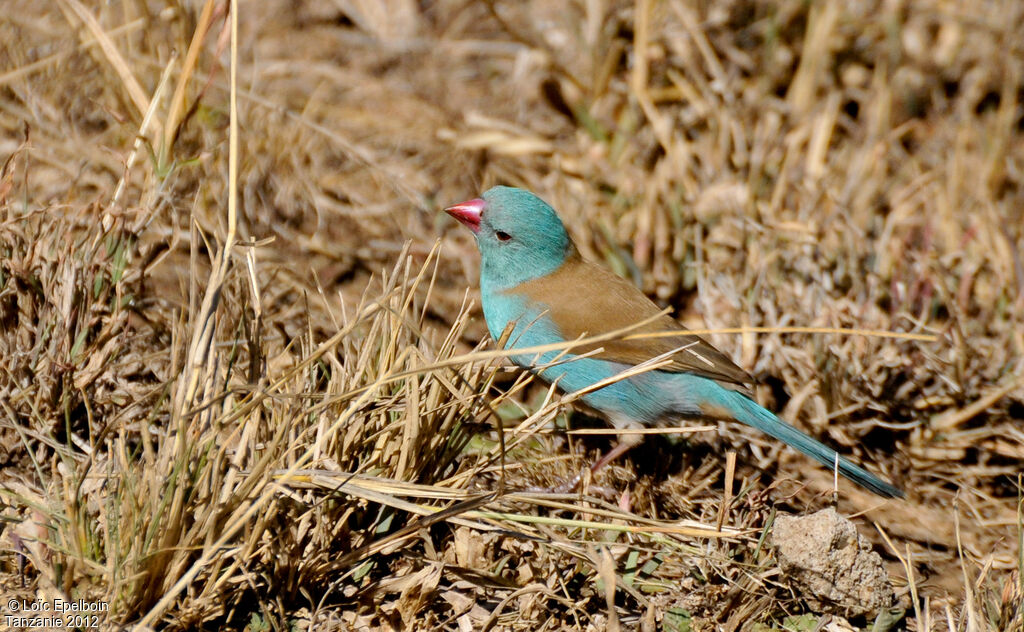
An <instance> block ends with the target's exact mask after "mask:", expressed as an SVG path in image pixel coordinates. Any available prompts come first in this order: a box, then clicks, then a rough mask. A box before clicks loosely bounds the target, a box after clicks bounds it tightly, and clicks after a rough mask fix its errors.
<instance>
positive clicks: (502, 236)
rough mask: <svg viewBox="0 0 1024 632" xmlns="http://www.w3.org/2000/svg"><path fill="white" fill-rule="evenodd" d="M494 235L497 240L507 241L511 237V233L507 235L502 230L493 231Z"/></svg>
mask: <svg viewBox="0 0 1024 632" xmlns="http://www.w3.org/2000/svg"><path fill="white" fill-rule="evenodd" d="M494 236H495V237H497V238H498V241H508V240H509V239H512V235H509V234H508V233H506V232H505V231H503V230H496V231H494Z"/></svg>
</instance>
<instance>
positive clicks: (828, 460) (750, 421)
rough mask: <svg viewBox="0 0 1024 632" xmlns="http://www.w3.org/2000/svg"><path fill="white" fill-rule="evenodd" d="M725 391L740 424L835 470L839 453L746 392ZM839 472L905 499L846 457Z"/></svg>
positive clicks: (877, 490) (884, 493)
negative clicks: (790, 423)
mask: <svg viewBox="0 0 1024 632" xmlns="http://www.w3.org/2000/svg"><path fill="white" fill-rule="evenodd" d="M722 392H723V394H724V395H725V399H726V400H727V402H728V403H727V405H726V408H727V409H728V410H729V411H730V412H732V413H733V414H734V415H735V417H736V420H737V421H741V422H743V423H745V424H747V425H748V426H750V427H752V428H756V429H757V430H760V431H761V432H763V433H765V434H766V435H768V436H770V437H774V438H776V439H778V440H779V441H782V442H783V443H785V444H786V445H789V446H792V447H794V448H796V449H797V450H799V451H801V452H803V453H804V454H806V455H807V456H809V457H811V458H812V459H814V460H816V461H818V462H819V463H821V464H822V465H824V466H826V467H827V468H829V469H833V468H834V467H835V465H836V451H835V450H833V449H832V448H830V447H828V446H826V445H824V444H823V443H821V442H820V441H817V440H816V439H812V438H811V437H809V436H807V435H805V434H804V433H802V432H800V431H799V430H797V429H796V428H794V427H793V426H791V425H789V424H787V423H786V422H784V421H782V420H781V419H779V418H778V417H776V416H775V415H773V414H772V413H771V412H769V411H768V410H765V409H764V408H763V407H761V406H759V405H758V404H757V402H755V401H753V400H752V399H750V398H748V397H746V396H745V395H743V394H742V393H738V392H736V391H732V390H728V389H725V388H722ZM839 473H840V474H842V475H843V476H845V477H846V478H848V479H850V480H851V481H853V482H854V483H857V484H858V485H860V486H862V487H865V488H867V489H870V490H871V491H873V492H874V493H876V494H878V495H879V496H885V497H886V498H903V490H901V489H900V488H898V487H895V486H893V485H890V484H889V483H886V482H885V481H883V480H882V479H880V478H878V477H877V476H875V475H874V474H872V473H871V472H869V471H867V470H865V469H864V468H862V467H859V466H857V465H854V464H853V463H851V462H850V461H848V460H846V459H845V458H843V457H842V456H840V457H839Z"/></svg>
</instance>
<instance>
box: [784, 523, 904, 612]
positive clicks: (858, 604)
mask: <svg viewBox="0 0 1024 632" xmlns="http://www.w3.org/2000/svg"><path fill="white" fill-rule="evenodd" d="M772 543H773V545H774V546H775V552H776V556H777V557H778V560H779V567H780V568H781V569H782V572H783V573H785V574H786V575H787V576H788V577H789V578H790V579H791V580H792V581H793V583H794V584H795V585H796V586H798V587H800V588H801V589H802V590H803V591H804V595H802V596H803V597H804V598H805V599H806V600H807V602H808V603H809V604H810V605H811V607H812V608H814V609H815V610H820V611H821V612H829V613H834V614H841V615H843V616H847V617H853V616H871V615H873V614H874V613H876V612H877V611H878V610H879V609H881V608H887V607H889V606H890V605H892V603H893V599H894V594H893V590H892V585H891V584H890V583H889V575H888V574H887V573H886V572H885V568H884V567H883V566H882V558H881V557H880V556H879V555H878V553H875V552H874V551H872V550H871V546H870V544H868V541H867V540H865V539H864V538H862V537H861V536H860V534H859V533H857V528H856V527H855V526H854V524H853V523H852V522H850V521H849V520H847V519H846V518H844V517H843V516H840V515H839V514H838V513H836V510H835V509H834V508H832V507H829V508H828V509H823V510H821V511H819V512H816V513H813V514H811V515H809V516H779V517H778V518H777V519H776V521H775V527H774V528H773V530H772Z"/></svg>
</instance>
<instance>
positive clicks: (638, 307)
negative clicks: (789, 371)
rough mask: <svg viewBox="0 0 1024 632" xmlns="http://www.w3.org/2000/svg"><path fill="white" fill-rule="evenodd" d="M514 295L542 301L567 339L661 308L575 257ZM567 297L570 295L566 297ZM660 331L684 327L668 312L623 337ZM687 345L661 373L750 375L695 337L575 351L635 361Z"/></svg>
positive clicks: (729, 378) (730, 378)
mask: <svg viewBox="0 0 1024 632" xmlns="http://www.w3.org/2000/svg"><path fill="white" fill-rule="evenodd" d="M511 292H514V293H517V294H519V293H522V294H525V295H526V296H528V297H529V299H530V300H532V301H538V302H541V303H543V304H544V305H545V306H546V307H547V309H548V310H549V313H550V315H551V318H552V319H553V320H554V321H555V323H557V324H558V326H559V328H560V330H561V333H562V335H563V336H564V337H565V338H566V339H567V340H572V339H574V338H578V337H580V336H596V335H600V334H603V333H607V332H610V331H615V330H617V329H623V328H625V327H628V326H630V325H633V324H636V323H638V322H640V321H642V320H645V319H647V318H650V317H652V316H654V315H655V314H657V313H658V312H660V311H661V309H659V308H658V306H657V305H655V304H654V303H653V302H652V301H651V300H650V299H649V298H647V297H646V296H644V294H643V293H642V292H641V291H640V290H638V289H637V288H636V287H634V286H633V285H632V284H630V283H629V282H628V281H626V280H625V279H622V278H620V277H618V276H616V275H615V274H613V273H612V272H609V271H608V270H605V269H604V268H602V267H600V266H596V265H594V264H591V263H588V262H586V261H584V260H583V259H582V258H580V257H579V255H575V256H573V257H572V258H570V259H569V260H568V261H566V262H565V263H564V264H563V265H562V266H561V267H560V268H558V269H557V270H555V271H554V272H552V273H551V274H549V275H547V276H544V277H540V278H538V279H533V280H531V281H527V282H525V283H522V284H521V285H520V286H519V287H517V288H516V289H515V290H511ZM570 297H571V298H570ZM659 331H686V328H685V327H683V326H682V325H680V324H679V323H677V322H676V321H675V319H673V318H672V317H670V316H668V315H667V314H665V315H662V316H660V317H658V318H656V319H655V320H653V321H652V322H650V323H649V324H647V325H644V326H642V327H639V328H637V329H634V330H633V331H631V332H629V333H628V334H626V335H633V334H638V333H647V332H659ZM684 345H688V346H687V347H686V348H685V349H683V350H681V351H679V352H677V353H676V354H675V356H674V357H673V360H672V363H671V364H669V365H668V366H666V367H664V368H662V369H661V370H663V371H673V372H680V373H683V372H686V373H694V374H697V375H701V376H703V377H707V378H710V379H713V380H720V381H722V382H726V383H729V384H740V385H742V384H749V383H752V382H753V381H754V379H753V378H752V377H751V376H750V375H749V374H748V373H747V372H746V371H744V370H743V369H741V368H740V367H738V366H736V365H735V364H734V363H733V362H732V360H730V359H729V358H728V356H726V355H725V354H724V353H722V352H721V351H719V350H718V349H715V348H714V347H713V346H711V344H710V343H708V342H707V341H705V340H704V339H703V338H700V337H699V336H678V337H675V336H673V337H667V338H643V339H638V340H608V341H605V342H600V343H595V344H591V345H585V346H582V347H577V348H576V349H577V350H578V351H579V352H583V351H590V350H593V349H596V348H603V349H604V351H602V352H601V353H599V354H597V355H596V356H595V357H597V358H601V359H604V360H611V361H613V362H622V363H624V364H630V365H636V364H640V363H641V362H645V361H647V360H650V359H651V358H654V357H657V356H659V355H661V354H664V353H669V352H671V351H672V350H674V349H678V348H679V347H682V346H684Z"/></svg>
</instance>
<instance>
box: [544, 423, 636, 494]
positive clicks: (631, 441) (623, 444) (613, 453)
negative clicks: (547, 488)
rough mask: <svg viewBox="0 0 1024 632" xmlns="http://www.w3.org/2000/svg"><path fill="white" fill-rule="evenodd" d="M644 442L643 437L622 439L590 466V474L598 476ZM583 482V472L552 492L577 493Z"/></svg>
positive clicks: (634, 436) (628, 436)
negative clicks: (600, 471)
mask: <svg viewBox="0 0 1024 632" xmlns="http://www.w3.org/2000/svg"><path fill="white" fill-rule="evenodd" d="M642 440H643V437H642V436H641V435H636V434H635V435H625V436H624V437H623V438H622V439H620V440H619V442H618V443H617V444H615V447H614V448H612V449H611V450H608V451H607V452H605V453H604V456H602V457H601V458H599V459H598V460H596V461H594V464H593V465H591V466H590V473H591V474H596V473H597V471H598V470H600V469H601V468H602V467H604V466H606V465H608V464H609V463H611V462H612V461H614V460H615V459H617V458H619V457H620V456H622V455H623V454H625V453H626V452H628V451H629V450H630V449H632V448H633V447H635V446H637V445H638V444H639V443H640V441H642ZM582 482H583V472H580V473H579V474H577V475H576V476H573V477H572V478H570V479H569V480H567V481H565V482H563V483H562V484H561V485H558V486H557V487H554V488H552V490H551V491H552V492H554V493H556V494H568V493H570V492H574V491H576V489H577V488H578V487H579V486H580V483H582Z"/></svg>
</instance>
